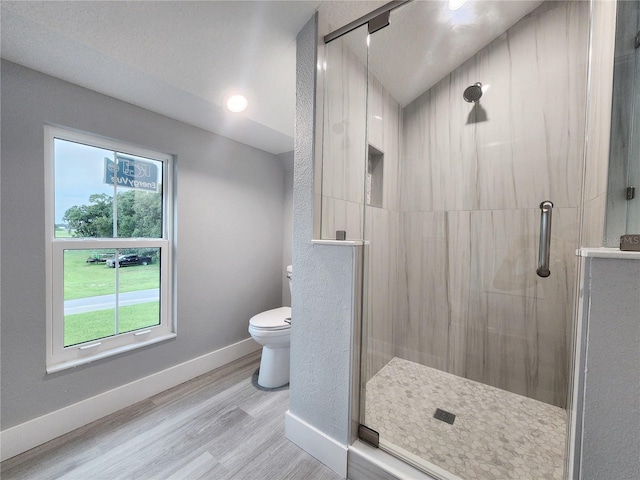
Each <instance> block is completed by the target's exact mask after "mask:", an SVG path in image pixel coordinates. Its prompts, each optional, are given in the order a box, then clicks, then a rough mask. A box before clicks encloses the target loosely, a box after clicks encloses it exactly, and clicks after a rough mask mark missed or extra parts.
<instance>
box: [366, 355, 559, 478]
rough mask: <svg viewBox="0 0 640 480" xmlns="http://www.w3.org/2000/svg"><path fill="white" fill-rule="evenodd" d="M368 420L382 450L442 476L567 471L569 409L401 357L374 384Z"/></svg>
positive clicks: (371, 382) (368, 391) (556, 473)
mask: <svg viewBox="0 0 640 480" xmlns="http://www.w3.org/2000/svg"><path fill="white" fill-rule="evenodd" d="M438 408H439V409H443V410H446V411H447V412H451V413H453V414H455V415H456V417H455V420H454V423H453V424H449V423H446V422H444V421H441V420H438V419H436V418H434V413H435V412H436V409H438ZM365 423H366V425H367V426H369V427H371V428H373V429H375V430H377V431H378V432H379V433H380V446H381V448H382V449H384V450H385V451H388V452H389V453H392V454H393V455H396V456H398V457H400V458H402V459H403V460H404V461H406V462H407V463H409V464H411V465H413V466H415V467H417V468H420V469H421V470H423V471H427V472H429V473H430V474H431V475H433V476H435V477H437V478H442V479H445V480H458V479H465V480H471V479H483V480H502V479H504V480H543V479H544V480H562V478H563V475H564V453H565V436H566V423H567V413H566V411H565V410H564V409H562V408H559V407H556V406H553V405H549V404H546V403H544V402H540V401H538V400H534V399H531V398H527V397H524V396H522V395H518V394H515V393H511V392H507V391H505V390H501V389H499V388H495V387H491V386H489V385H485V384H482V383H478V382H475V381H473V380H468V379H465V378H462V377H458V376H456V375H452V374H449V373H445V372H442V371H440V370H436V369H434V368H430V367H426V366H424V365H420V364H417V363H414V362H410V361H408V360H403V359H400V358H397V357H396V358H393V359H392V360H391V361H390V362H389V363H388V364H387V365H385V366H384V367H383V368H382V369H381V370H380V371H379V372H378V373H377V374H376V375H374V376H373V377H372V378H371V380H369V381H368V382H367V386H366V411H365Z"/></svg>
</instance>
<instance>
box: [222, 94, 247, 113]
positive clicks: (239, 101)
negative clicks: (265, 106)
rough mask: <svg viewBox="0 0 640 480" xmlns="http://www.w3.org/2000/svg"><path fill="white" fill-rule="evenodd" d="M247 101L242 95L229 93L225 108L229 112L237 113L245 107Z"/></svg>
mask: <svg viewBox="0 0 640 480" xmlns="http://www.w3.org/2000/svg"><path fill="white" fill-rule="evenodd" d="M247 105H249V102H248V101H247V99H246V98H245V97H243V96H242V95H231V96H230V97H229V98H227V108H228V109H229V111H230V112H234V113H239V112H243V111H244V110H246V109H247Z"/></svg>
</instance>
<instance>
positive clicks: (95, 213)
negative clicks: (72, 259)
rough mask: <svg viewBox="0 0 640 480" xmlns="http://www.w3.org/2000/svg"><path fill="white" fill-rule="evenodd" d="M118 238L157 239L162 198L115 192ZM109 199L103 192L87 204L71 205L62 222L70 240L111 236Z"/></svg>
mask: <svg viewBox="0 0 640 480" xmlns="http://www.w3.org/2000/svg"><path fill="white" fill-rule="evenodd" d="M117 199H118V202H117V209H118V237H126V238H131V237H142V238H160V237H161V236H162V195H161V194H159V193H151V192H144V191H139V190H128V191H125V192H122V193H118V196H117ZM113 210H114V208H113V198H112V197H110V196H109V195H106V194H104V193H100V194H93V195H91V196H90V197H89V204H88V205H74V206H73V207H71V208H69V209H68V210H67V211H66V212H65V214H64V217H62V220H63V221H65V222H67V223H68V225H69V230H70V231H72V232H73V236H74V237H85V238H86V237H97V238H111V237H113Z"/></svg>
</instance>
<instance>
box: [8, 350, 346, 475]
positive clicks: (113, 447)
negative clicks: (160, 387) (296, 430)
mask: <svg viewBox="0 0 640 480" xmlns="http://www.w3.org/2000/svg"><path fill="white" fill-rule="evenodd" d="M259 359H260V354H259V352H257V353H255V354H252V355H249V356H247V357H244V358H242V359H239V360H237V361H235V362H233V363H231V364H229V365H226V366H224V367H222V368H219V369H217V370H214V371H212V372H210V373H208V374H205V375H202V376H200V377H198V378H195V379H193V380H191V381H189V382H186V383H184V384H182V385H178V386H177V387H175V388H172V389H170V390H167V391H166V392H163V393H160V394H158V395H156V396H154V397H151V398H149V399H147V400H144V401H142V402H139V403H137V404H135V405H132V406H131V407H128V408H126V409H123V410H121V411H119V412H117V413H115V414H113V415H110V416H108V417H105V418H103V419H100V420H97V421H95V422H93V423H91V424H89V425H86V426H84V427H82V428H79V429H77V430H75V431H73V432H70V433H68V434H67V435H64V436H62V437H59V438H57V439H55V440H52V441H50V442H48V443H46V444H44V445H41V446H39V447H37V448H34V449H33V450H30V451H28V452H25V453H23V454H22V455H18V456H16V457H13V458H11V459H9V460H6V461H5V462H3V463H2V465H1V477H2V480H12V479H29V480H41V479H42V480H44V479H65V480H94V479H95V480H98V479H108V480H115V479H136V480H147V479H172V480H195V479H216V480H217V479H247V480H254V479H255V480H263V479H264V480H266V479H317V480H335V479H339V478H340V476H339V475H337V474H336V473H335V472H333V471H332V470H330V469H329V468H327V467H325V466H324V465H323V464H321V463H320V462H318V461H317V460H316V459H314V458H313V457H311V456H310V455H308V454H307V453H305V452H304V451H303V450H301V449H300V448H298V447H297V446H296V445H294V444H293V443H291V442H289V441H288V440H287V439H286V438H285V436H284V414H285V412H286V411H287V408H288V406H289V390H288V388H287V389H282V390H277V391H264V390H260V389H257V388H256V387H255V386H254V385H253V384H252V381H251V379H252V375H253V373H254V372H255V371H256V369H257V368H258V366H259Z"/></svg>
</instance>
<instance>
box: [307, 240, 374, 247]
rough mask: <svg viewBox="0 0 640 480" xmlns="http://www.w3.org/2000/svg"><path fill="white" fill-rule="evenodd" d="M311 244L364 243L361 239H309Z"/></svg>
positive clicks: (351, 244) (352, 244)
mask: <svg viewBox="0 0 640 480" xmlns="http://www.w3.org/2000/svg"><path fill="white" fill-rule="evenodd" d="M311 243H312V244H313V245H342V246H349V247H353V246H358V245H364V244H365V242H364V241H363V240H311Z"/></svg>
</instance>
